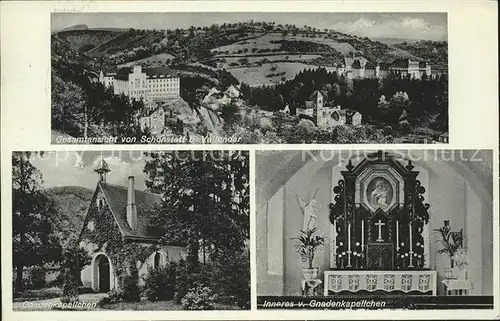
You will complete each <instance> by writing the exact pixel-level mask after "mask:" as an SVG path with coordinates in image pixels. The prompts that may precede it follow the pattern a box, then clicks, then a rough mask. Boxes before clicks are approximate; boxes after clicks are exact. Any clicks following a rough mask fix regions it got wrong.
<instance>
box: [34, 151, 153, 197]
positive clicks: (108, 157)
mask: <svg viewBox="0 0 500 321" xmlns="http://www.w3.org/2000/svg"><path fill="white" fill-rule="evenodd" d="M102 157H103V158H104V160H105V161H106V162H107V163H108V165H109V168H110V169H111V172H109V173H108V174H107V178H106V181H107V182H108V183H110V184H116V185H122V186H127V180H128V176H129V175H130V174H132V175H133V176H134V177H135V186H136V189H138V190H144V189H145V188H146V186H145V184H144V179H145V178H146V176H145V174H144V173H143V169H144V165H145V157H144V156H143V152H142V151H103V152H102ZM100 159H101V152H100V151H68V150H66V151H57V152H55V151H51V152H44V153H43V156H38V155H35V156H33V158H32V159H31V163H32V164H33V165H34V166H35V167H37V168H38V169H39V170H40V172H41V174H42V179H43V183H42V186H43V187H44V188H50V187H56V186H81V187H86V188H89V189H91V190H93V189H95V187H96V184H97V182H98V178H99V177H98V174H97V173H96V172H94V169H95V167H96V165H97V163H98V162H99V160H100Z"/></svg>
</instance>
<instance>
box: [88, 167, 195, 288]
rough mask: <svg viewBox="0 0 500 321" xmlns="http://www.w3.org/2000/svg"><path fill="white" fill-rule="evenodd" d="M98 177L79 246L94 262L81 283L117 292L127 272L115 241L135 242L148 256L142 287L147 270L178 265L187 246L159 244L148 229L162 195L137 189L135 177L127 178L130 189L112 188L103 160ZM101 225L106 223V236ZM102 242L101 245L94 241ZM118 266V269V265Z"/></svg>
mask: <svg viewBox="0 0 500 321" xmlns="http://www.w3.org/2000/svg"><path fill="white" fill-rule="evenodd" d="M94 171H95V172H96V173H97V174H98V175H99V180H98V182H97V185H96V188H95V190H94V194H93V196H92V200H91V202H90V204H89V206H88V210H87V214H86V217H85V221H84V225H83V228H82V231H81V234H80V239H79V245H80V247H81V248H83V249H85V250H86V251H87V252H88V254H89V255H90V256H91V262H90V264H89V265H87V266H85V267H84V268H83V270H82V272H81V281H82V283H83V286H84V287H88V288H91V289H93V290H94V291H96V292H109V291H110V290H113V289H117V288H118V287H119V286H120V285H119V282H120V281H119V277H118V274H119V273H123V271H124V270H126V268H127V267H126V266H121V264H122V263H118V262H121V261H119V260H118V261H117V254H118V253H114V252H113V251H114V250H113V248H114V246H113V245H112V244H111V242H113V240H116V239H119V240H120V242H123V243H124V244H130V243H134V244H137V245H138V246H139V247H140V248H141V252H143V253H142V254H145V257H146V259H145V260H144V262H137V263H138V265H140V266H138V270H139V283H140V284H143V283H144V281H143V277H144V276H145V275H146V274H147V271H148V268H157V267H161V266H165V265H166V264H167V263H168V262H176V261H179V260H181V259H184V258H185V257H186V251H185V248H184V247H180V246H176V245H165V246H160V245H158V235H155V233H154V232H153V231H152V230H151V228H150V227H149V217H148V211H147V210H146V209H147V208H148V207H149V206H151V205H154V204H158V203H160V202H161V195H160V194H153V193H148V192H145V191H140V190H137V189H136V188H135V178H134V176H129V177H128V186H119V185H113V184H109V183H107V182H106V176H107V174H108V173H109V172H110V171H111V170H110V168H109V166H108V164H107V162H106V161H105V160H104V159H101V160H100V161H99V163H98V164H97V166H96V168H95V170H94ZM99 224H105V226H106V231H105V235H97V233H103V232H102V231H103V228H102V226H101V228H98V225H99ZM96 239H98V240H103V239H105V240H106V242H105V243H104V244H98V243H99V242H96V241H95V240H96ZM117 265H118V266H117Z"/></svg>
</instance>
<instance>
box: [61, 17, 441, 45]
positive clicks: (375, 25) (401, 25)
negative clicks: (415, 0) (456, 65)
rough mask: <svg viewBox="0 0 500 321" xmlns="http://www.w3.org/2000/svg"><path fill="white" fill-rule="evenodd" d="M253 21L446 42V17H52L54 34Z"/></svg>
mask: <svg viewBox="0 0 500 321" xmlns="http://www.w3.org/2000/svg"><path fill="white" fill-rule="evenodd" d="M251 19H253V20H254V21H267V22H270V21H274V22H276V24H283V25H284V24H295V25H296V26H304V25H306V24H307V25H309V26H312V27H316V28H320V29H325V28H328V29H333V30H336V31H339V32H343V33H347V34H351V35H357V36H362V37H369V38H404V39H426V40H435V41H443V40H447V37H448V36H447V35H448V27H447V15H446V13H325V12H321V13H302V12H301V13H289V12H286V13H279V12H278V13H272V12H266V13H262V12H258V13H252V12H241V13H235V12H230V13H222V12H219V13H218V12H173V13H53V14H52V25H51V29H52V31H56V30H60V29H63V28H66V27H69V26H72V25H76V24H86V25H88V27H89V28H135V29H175V28H188V27H190V26H191V25H193V26H196V27H198V26H201V27H203V26H210V25H211V24H213V23H217V24H222V23H224V22H226V23H234V22H245V21H250V20H251Z"/></svg>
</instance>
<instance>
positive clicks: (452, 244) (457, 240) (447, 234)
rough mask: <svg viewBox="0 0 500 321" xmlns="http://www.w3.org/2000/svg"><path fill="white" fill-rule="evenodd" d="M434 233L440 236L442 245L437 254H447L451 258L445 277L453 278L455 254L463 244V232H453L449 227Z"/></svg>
mask: <svg viewBox="0 0 500 321" xmlns="http://www.w3.org/2000/svg"><path fill="white" fill-rule="evenodd" d="M434 231H435V232H436V233H438V234H439V237H440V239H439V242H440V243H441V249H439V250H437V252H436V254H447V255H448V256H449V258H450V267H449V268H446V269H445V277H446V278H452V277H453V272H452V271H453V268H454V266H455V254H456V253H457V250H458V249H460V248H461V247H462V244H463V237H462V231H460V232H452V231H451V228H450V226H448V225H445V226H443V227H441V228H438V229H434Z"/></svg>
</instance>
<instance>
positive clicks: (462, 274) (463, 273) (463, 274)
mask: <svg viewBox="0 0 500 321" xmlns="http://www.w3.org/2000/svg"><path fill="white" fill-rule="evenodd" d="M457 279H459V280H467V269H466V268H465V267H462V268H459V269H458V271H457Z"/></svg>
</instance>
